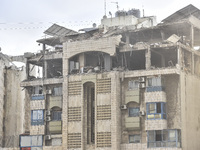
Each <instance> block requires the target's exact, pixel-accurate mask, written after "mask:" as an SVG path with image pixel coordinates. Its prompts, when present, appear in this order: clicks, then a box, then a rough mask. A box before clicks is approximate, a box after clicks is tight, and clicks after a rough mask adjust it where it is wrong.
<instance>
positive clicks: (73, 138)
mask: <svg viewBox="0 0 200 150" xmlns="http://www.w3.org/2000/svg"><path fill="white" fill-rule="evenodd" d="M67 142H68V146H67V147H68V148H81V133H68V139H67Z"/></svg>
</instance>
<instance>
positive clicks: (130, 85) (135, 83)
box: [128, 80, 139, 90]
mask: <svg viewBox="0 0 200 150" xmlns="http://www.w3.org/2000/svg"><path fill="white" fill-rule="evenodd" d="M138 88H139V81H137V80H131V81H128V89H129V90H133V89H138Z"/></svg>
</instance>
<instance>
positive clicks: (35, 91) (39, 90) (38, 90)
mask: <svg viewBox="0 0 200 150" xmlns="http://www.w3.org/2000/svg"><path fill="white" fill-rule="evenodd" d="M42 93H43V89H42V86H35V87H33V94H42Z"/></svg>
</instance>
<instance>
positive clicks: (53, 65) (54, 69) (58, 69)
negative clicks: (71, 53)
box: [46, 59, 62, 78]
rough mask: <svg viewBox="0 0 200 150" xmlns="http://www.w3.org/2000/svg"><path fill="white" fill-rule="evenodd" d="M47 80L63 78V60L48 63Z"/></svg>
mask: <svg viewBox="0 0 200 150" xmlns="http://www.w3.org/2000/svg"><path fill="white" fill-rule="evenodd" d="M46 71H47V78H56V77H61V76H62V59H54V60H48V61H47V70H46Z"/></svg>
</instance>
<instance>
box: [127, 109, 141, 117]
mask: <svg viewBox="0 0 200 150" xmlns="http://www.w3.org/2000/svg"><path fill="white" fill-rule="evenodd" d="M128 114H129V117H139V114H140V108H135V107H129V108H128Z"/></svg>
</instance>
